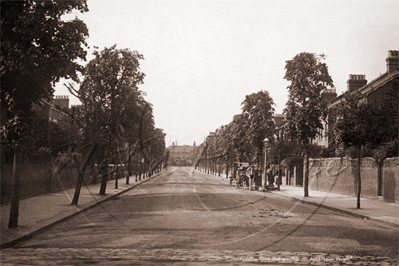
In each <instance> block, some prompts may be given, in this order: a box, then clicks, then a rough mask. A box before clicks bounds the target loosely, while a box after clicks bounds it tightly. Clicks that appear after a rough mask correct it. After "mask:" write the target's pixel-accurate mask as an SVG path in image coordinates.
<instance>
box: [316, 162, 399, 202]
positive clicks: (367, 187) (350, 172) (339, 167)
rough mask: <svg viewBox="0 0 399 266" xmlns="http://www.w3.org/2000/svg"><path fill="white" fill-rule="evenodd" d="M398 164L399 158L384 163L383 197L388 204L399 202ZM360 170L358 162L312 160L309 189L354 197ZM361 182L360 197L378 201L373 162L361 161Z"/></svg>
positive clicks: (376, 176)
mask: <svg viewBox="0 0 399 266" xmlns="http://www.w3.org/2000/svg"><path fill="white" fill-rule="evenodd" d="M398 165H399V157H397V158H390V159H386V160H385V161H384V165H383V171H382V180H383V181H382V197H383V198H384V200H385V201H388V202H393V201H399V193H398V188H397V187H398V185H399V177H398V175H399V174H398V169H399V168H398ZM357 171H358V170H357V160H353V159H348V158H327V159H310V168H309V189H314V190H321V191H331V192H334V193H340V194H344V195H350V196H355V195H356V188H357V178H356V177H357ZM361 179H362V180H361V181H362V191H361V196H362V197H366V198H372V199H377V198H378V166H377V164H376V162H375V161H374V159H372V158H363V159H362V165H361Z"/></svg>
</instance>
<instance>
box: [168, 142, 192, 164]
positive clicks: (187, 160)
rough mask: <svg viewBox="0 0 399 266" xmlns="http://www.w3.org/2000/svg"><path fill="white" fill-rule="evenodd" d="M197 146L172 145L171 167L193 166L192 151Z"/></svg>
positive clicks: (170, 151)
mask: <svg viewBox="0 0 399 266" xmlns="http://www.w3.org/2000/svg"><path fill="white" fill-rule="evenodd" d="M194 148H195V146H188V145H182V146H177V145H172V146H169V147H168V150H169V162H168V164H169V165H172V166H191V165H192V164H193V158H192V151H193V149H194Z"/></svg>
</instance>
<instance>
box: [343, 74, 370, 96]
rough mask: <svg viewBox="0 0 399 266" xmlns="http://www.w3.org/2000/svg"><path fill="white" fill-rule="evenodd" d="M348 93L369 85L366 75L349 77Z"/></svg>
mask: <svg viewBox="0 0 399 266" xmlns="http://www.w3.org/2000/svg"><path fill="white" fill-rule="evenodd" d="M346 83H347V84H348V92H349V93H351V92H354V91H356V90H358V89H360V88H361V87H363V86H365V85H366V84H367V80H366V75H349V80H348V81H347V82H346Z"/></svg>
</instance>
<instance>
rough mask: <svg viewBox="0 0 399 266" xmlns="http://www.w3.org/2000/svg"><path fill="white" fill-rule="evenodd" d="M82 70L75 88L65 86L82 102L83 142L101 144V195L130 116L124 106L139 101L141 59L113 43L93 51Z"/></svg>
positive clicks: (121, 144)
mask: <svg viewBox="0 0 399 266" xmlns="http://www.w3.org/2000/svg"><path fill="white" fill-rule="evenodd" d="M94 56H95V58H94V59H92V60H91V61H90V62H89V63H88V64H87V66H86V67H85V69H84V71H83V81H82V82H81V83H80V87H79V89H75V88H74V87H73V86H72V85H69V86H67V87H68V88H69V90H70V92H71V93H72V94H73V95H75V96H76V97H77V98H79V99H80V101H81V102H82V112H83V115H82V116H81V118H82V119H83V120H82V121H81V125H82V130H83V131H84V136H85V137H84V138H85V139H86V141H87V142H94V143H97V144H98V145H100V144H101V145H102V147H99V149H97V150H98V151H99V152H100V151H102V152H101V153H100V156H99V157H98V160H99V161H98V164H99V165H100V168H101V171H102V173H103V176H102V181H101V187H100V194H101V195H104V194H105V190H106V184H107V179H108V164H109V163H111V162H118V163H119V162H120V160H121V159H120V156H119V155H118V154H119V153H118V150H119V149H120V148H121V147H122V146H124V144H125V141H124V138H123V137H124V136H123V132H124V131H126V130H127V128H126V125H127V124H128V123H129V122H127V121H126V119H128V120H129V119H130V116H129V115H125V112H128V108H127V106H128V105H139V104H140V102H142V100H140V98H141V92H140V91H139V90H138V85H139V84H142V83H143V79H144V77H145V74H144V73H142V72H141V71H140V70H139V69H140V67H139V66H140V64H139V60H142V59H144V58H143V56H142V55H141V54H139V53H138V52H137V51H130V50H129V49H116V45H114V46H112V47H110V48H105V49H104V50H103V51H101V52H98V51H95V52H94Z"/></svg>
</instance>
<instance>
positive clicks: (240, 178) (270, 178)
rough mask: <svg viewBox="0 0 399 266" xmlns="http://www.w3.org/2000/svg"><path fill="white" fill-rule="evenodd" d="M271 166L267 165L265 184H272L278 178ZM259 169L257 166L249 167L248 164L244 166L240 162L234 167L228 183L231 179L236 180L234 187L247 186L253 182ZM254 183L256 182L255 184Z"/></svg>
mask: <svg viewBox="0 0 399 266" xmlns="http://www.w3.org/2000/svg"><path fill="white" fill-rule="evenodd" d="M274 172H275V171H273V168H272V167H270V166H269V167H267V170H266V173H267V180H266V181H267V184H268V185H269V186H270V185H274V183H275V182H277V181H276V180H277V179H278V174H277V173H276V174H275V175H274ZM259 174H260V171H259V169H258V168H257V167H249V166H244V165H243V164H242V163H239V164H237V166H236V169H234V172H233V176H232V177H231V180H230V184H232V181H233V179H235V180H236V187H237V188H240V187H241V186H244V185H245V186H246V187H247V188H249V186H250V184H251V185H252V184H254V183H256V182H255V176H257V175H259ZM255 185H256V184H255Z"/></svg>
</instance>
